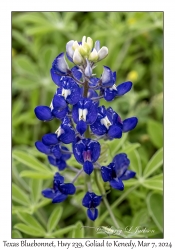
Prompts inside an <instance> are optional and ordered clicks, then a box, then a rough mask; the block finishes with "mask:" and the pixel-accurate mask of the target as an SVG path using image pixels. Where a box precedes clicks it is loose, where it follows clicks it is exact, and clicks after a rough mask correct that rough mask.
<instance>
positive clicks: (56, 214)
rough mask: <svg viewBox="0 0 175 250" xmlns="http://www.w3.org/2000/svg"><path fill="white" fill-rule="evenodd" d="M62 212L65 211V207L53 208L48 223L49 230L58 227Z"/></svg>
mask: <svg viewBox="0 0 175 250" xmlns="http://www.w3.org/2000/svg"><path fill="white" fill-rule="evenodd" d="M62 213H63V208H62V207H56V208H55V209H54V210H53V212H52V214H51V215H50V217H49V220H48V224H47V230H48V232H52V231H54V229H55V228H56V226H57V225H58V223H59V220H60V218H61V216H62Z"/></svg>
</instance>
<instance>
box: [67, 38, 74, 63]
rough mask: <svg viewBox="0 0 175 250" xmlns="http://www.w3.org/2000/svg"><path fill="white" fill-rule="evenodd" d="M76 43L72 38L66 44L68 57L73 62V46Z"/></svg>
mask: <svg viewBox="0 0 175 250" xmlns="http://www.w3.org/2000/svg"><path fill="white" fill-rule="evenodd" d="M73 44H74V40H71V41H69V42H68V43H67V44H66V55H67V58H68V59H69V60H70V61H71V62H73V60H72V58H73V54H74V50H73V48H72V46H73Z"/></svg>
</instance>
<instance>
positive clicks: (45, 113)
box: [34, 106, 54, 121]
mask: <svg viewBox="0 0 175 250" xmlns="http://www.w3.org/2000/svg"><path fill="white" fill-rule="evenodd" d="M34 112H35V115H36V117H37V118H38V119H39V120H41V121H50V120H52V119H53V118H54V116H53V114H52V110H51V108H50V107H48V106H37V107H36V108H35V109H34Z"/></svg>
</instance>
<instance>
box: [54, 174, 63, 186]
mask: <svg viewBox="0 0 175 250" xmlns="http://www.w3.org/2000/svg"><path fill="white" fill-rule="evenodd" d="M54 181H56V182H57V183H59V184H62V183H64V177H63V176H62V175H60V174H59V173H58V172H57V173H55V175H54Z"/></svg>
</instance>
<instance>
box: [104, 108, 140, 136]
mask: <svg viewBox="0 0 175 250" xmlns="http://www.w3.org/2000/svg"><path fill="white" fill-rule="evenodd" d="M107 111H108V116H111V118H112V120H113V123H114V124H116V125H117V126H119V127H120V128H121V129H122V132H124V133H125V132H128V131H130V130H132V129H134V128H135V127H136V126H137V123H138V119H137V117H130V118H127V119H125V120H123V121H122V120H121V118H120V116H119V115H118V114H117V113H116V112H115V111H114V110H113V109H112V108H111V107H110V108H108V109H107Z"/></svg>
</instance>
